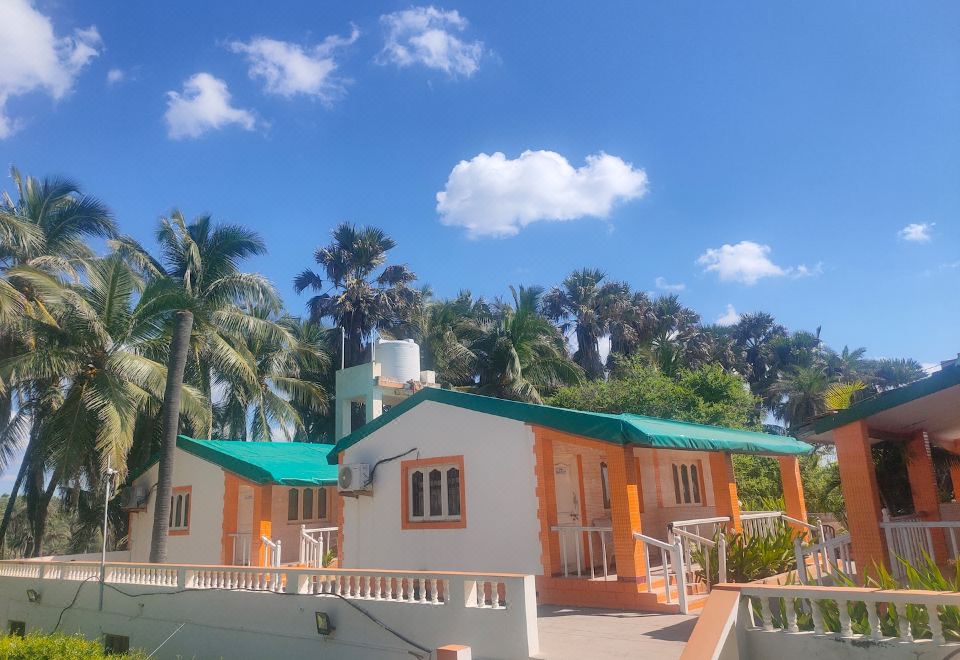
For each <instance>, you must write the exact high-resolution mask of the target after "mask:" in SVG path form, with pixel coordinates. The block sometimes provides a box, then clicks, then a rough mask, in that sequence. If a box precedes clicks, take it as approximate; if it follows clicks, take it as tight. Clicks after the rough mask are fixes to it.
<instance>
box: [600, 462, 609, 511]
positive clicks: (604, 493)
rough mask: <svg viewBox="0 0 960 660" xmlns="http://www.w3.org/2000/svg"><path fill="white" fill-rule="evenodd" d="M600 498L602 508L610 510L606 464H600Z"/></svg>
mask: <svg viewBox="0 0 960 660" xmlns="http://www.w3.org/2000/svg"><path fill="white" fill-rule="evenodd" d="M600 496H601V497H602V499H603V508H604V509H609V508H610V472H609V470H607V464H606V463H601V464H600Z"/></svg>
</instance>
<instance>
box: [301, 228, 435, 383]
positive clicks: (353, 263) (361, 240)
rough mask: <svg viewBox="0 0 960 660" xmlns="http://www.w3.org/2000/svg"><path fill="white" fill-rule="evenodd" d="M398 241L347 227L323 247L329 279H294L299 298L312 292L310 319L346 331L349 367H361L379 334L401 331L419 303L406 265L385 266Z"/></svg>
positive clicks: (311, 275) (310, 274)
mask: <svg viewBox="0 0 960 660" xmlns="http://www.w3.org/2000/svg"><path fill="white" fill-rule="evenodd" d="M395 246H396V241H394V240H393V239H392V238H390V237H389V236H387V235H386V234H385V233H384V232H383V230H382V229H378V228H376V227H356V226H355V225H352V224H349V223H342V224H340V225H338V226H337V228H336V229H334V230H333V242H331V243H330V244H329V245H327V246H326V247H320V248H317V250H316V252H314V259H315V260H316V262H317V263H318V264H319V265H320V266H322V267H323V274H322V275H321V274H318V273H316V272H314V271H312V270H310V269H307V270H304V271H303V272H302V273H300V274H299V275H297V277H296V278H295V279H294V283H293V284H294V289H295V290H296V291H297V293H302V292H303V291H305V290H307V289H310V290H311V291H314V292H316V295H314V296H313V297H311V298H310V300H309V301H307V308H308V309H309V310H310V319H311V320H312V321H313V322H315V323H320V322H321V321H322V320H323V319H331V320H333V322H334V324H335V325H336V326H337V327H339V328H340V329H341V331H342V332H343V335H344V338H345V341H344V355H343V356H342V357H343V361H344V364H345V365H346V366H348V367H352V366H354V365H357V364H360V363H361V362H362V360H363V351H364V347H365V346H366V345H367V344H368V343H369V342H370V340H371V337H372V333H373V331H374V330H377V329H385V330H389V329H390V328H393V327H396V326H399V325H400V324H401V323H403V322H404V321H405V320H406V319H407V315H408V314H409V312H410V310H411V309H412V308H413V307H414V305H415V304H416V302H417V299H418V292H417V291H416V290H415V289H413V288H411V287H410V283H411V282H413V281H414V280H415V279H416V275H414V274H413V273H412V272H411V271H410V270H409V269H408V268H407V267H406V266H404V265H390V266H384V267H383V269H382V270H380V272H379V274H376V275H375V273H376V271H377V269H379V268H380V267H381V266H383V264H384V263H385V262H386V260H387V252H389V251H390V250H392V249H393V248H394V247H395Z"/></svg>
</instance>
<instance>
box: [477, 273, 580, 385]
mask: <svg viewBox="0 0 960 660" xmlns="http://www.w3.org/2000/svg"><path fill="white" fill-rule="evenodd" d="M510 292H511V294H512V296H513V304H512V305H510V304H507V303H502V302H501V303H499V304H497V305H495V310H494V318H493V319H492V320H491V321H488V322H487V323H485V324H484V326H483V330H484V334H483V337H482V338H481V339H480V340H479V341H478V342H477V343H476V348H475V351H476V354H477V357H478V360H479V363H480V382H479V387H478V388H477V389H478V391H479V392H480V393H481V394H489V395H491V396H497V397H500V398H504V399H517V400H520V401H531V402H534V403H542V402H543V394H544V393H545V391H547V390H551V389H554V388H557V387H559V386H561V385H572V384H577V383H580V382H581V381H582V380H583V370H582V369H581V368H580V367H579V365H577V364H576V363H574V362H572V361H571V360H570V358H569V357H568V356H567V351H566V346H565V342H564V340H563V336H562V335H561V334H560V331H559V330H558V329H557V327H556V326H554V325H553V324H552V323H551V322H550V321H549V320H548V319H546V318H545V317H543V316H541V315H540V313H539V309H540V299H541V296H542V295H543V289H542V288H541V287H536V286H534V287H523V286H521V287H520V288H519V289H515V288H514V287H510Z"/></svg>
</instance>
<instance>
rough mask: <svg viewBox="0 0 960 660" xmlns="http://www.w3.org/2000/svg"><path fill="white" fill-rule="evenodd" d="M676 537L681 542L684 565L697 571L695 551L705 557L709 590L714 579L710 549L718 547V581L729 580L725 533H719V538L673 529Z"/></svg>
mask: <svg viewBox="0 0 960 660" xmlns="http://www.w3.org/2000/svg"><path fill="white" fill-rule="evenodd" d="M672 532H673V535H674V537H675V538H676V539H677V540H678V541H679V542H680V547H681V556H682V557H683V559H684V562H685V563H684V565H685V566H686V568H687V570H689V571H691V572H692V573H693V574H694V575H696V573H695V568H694V566H695V563H694V561H693V553H694V551H696V552H698V553H699V554H700V556H702V557H703V565H702V566H700V568H701V569H703V580H704V582H705V583H706V586H707V591H710V587H711V585H712V579H711V577H710V575H711V573H710V554H711V553H710V551H711V550H712V549H713V548H717V582H718V583H721V582H726V581H727V537H726V535H724V534H718V535H717V537H716V538H717V540H716V541H714V540H713V539H708V538H706V537H704V536H698V535H696V534H693V533H691V532H687V531H684V530H682V529H674V530H672Z"/></svg>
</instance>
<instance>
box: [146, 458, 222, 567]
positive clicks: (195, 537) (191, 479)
mask: <svg viewBox="0 0 960 660" xmlns="http://www.w3.org/2000/svg"><path fill="white" fill-rule="evenodd" d="M158 469H159V466H158V465H154V466H153V467H151V468H150V469H149V470H147V471H146V472H145V473H143V474H142V475H140V476H139V477H138V478H137V479H136V481H135V482H134V485H136V486H143V487H145V488H146V489H147V491H148V493H149V495H148V498H147V508H146V510H144V511H138V512H132V513H131V514H130V532H129V534H130V560H131V561H133V562H145V561H148V560H149V558H150V541H151V537H152V536H153V510H154V505H155V504H156V500H157V489H156V484H157V471H158ZM178 486H192V488H193V491H192V493H191V495H190V532H189V534H184V535H174V536H170V537H169V538H168V539H167V561H168V562H170V563H173V564H219V563H220V560H221V554H220V553H221V541H222V536H223V470H222V469H221V468H220V467H218V466H216V465H214V464H212V463H208V462H207V461H204V460H201V459H199V458H197V457H196V456H194V455H192V454H189V453H187V452H185V451H183V450H182V449H180V448H177V450H176V454H175V455H174V459H173V487H174V488H176V487H178Z"/></svg>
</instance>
